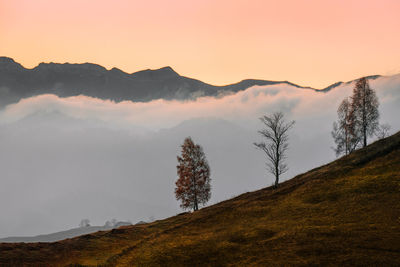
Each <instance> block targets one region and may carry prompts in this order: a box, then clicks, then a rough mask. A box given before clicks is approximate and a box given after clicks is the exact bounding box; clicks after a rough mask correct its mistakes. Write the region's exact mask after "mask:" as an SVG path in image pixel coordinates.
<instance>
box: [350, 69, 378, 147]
mask: <svg viewBox="0 0 400 267" xmlns="http://www.w3.org/2000/svg"><path fill="white" fill-rule="evenodd" d="M378 107H379V102H378V98H377V97H376V93H375V91H374V90H373V89H372V88H371V87H370V86H369V82H368V79H367V78H365V77H364V78H361V79H359V80H358V81H357V83H356V85H355V87H354V89H353V96H352V109H353V112H354V114H355V118H356V122H357V127H358V131H360V133H361V136H362V140H363V147H366V146H367V138H368V136H372V135H373V134H374V133H375V131H376V130H377V128H378V126H379V111H378Z"/></svg>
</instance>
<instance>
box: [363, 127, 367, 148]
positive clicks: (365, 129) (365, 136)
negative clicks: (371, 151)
mask: <svg viewBox="0 0 400 267" xmlns="http://www.w3.org/2000/svg"><path fill="white" fill-rule="evenodd" d="M363 132H364V147H366V146H367V127H365V126H364V129H363Z"/></svg>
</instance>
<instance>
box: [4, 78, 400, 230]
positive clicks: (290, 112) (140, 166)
mask: <svg viewBox="0 0 400 267" xmlns="http://www.w3.org/2000/svg"><path fill="white" fill-rule="evenodd" d="M370 84H371V87H372V88H374V89H375V90H376V92H377V96H378V98H379V102H380V106H379V111H380V115H381V116H380V123H389V124H390V125H391V127H392V128H391V130H390V133H391V134H393V133H396V132H397V131H399V130H400V121H399V120H398V114H400V90H399V88H400V75H395V76H390V77H381V78H378V79H376V80H374V81H371V83H370ZM353 86H354V83H353V84H343V85H341V86H339V87H336V88H334V89H333V90H331V91H329V92H328V93H321V92H315V91H313V90H308V89H300V88H297V87H292V86H289V85H287V84H277V85H270V86H255V87H251V88H248V89H247V90H245V91H240V92H238V93H236V94H231V95H226V96H224V97H220V98H215V97H201V98H198V99H197V100H190V101H175V100H170V101H167V100H162V99H161V100H153V101H150V102H147V103H135V102H130V101H124V102H120V103H115V102H113V101H109V100H101V99H97V98H91V97H87V96H74V97H67V98H62V97H58V96H56V95H39V96H35V97H30V98H25V99H23V100H21V101H20V102H18V103H14V104H10V105H8V106H6V107H5V108H3V109H1V110H0V147H1V149H0V169H1V176H0V185H1V186H0V237H6V236H26V235H27V236H32V235H38V234H45V233H52V232H56V231H61V230H67V229H71V228H74V227H77V226H78V224H79V222H80V221H81V219H83V218H88V219H89V220H90V221H91V223H92V225H104V223H105V222H106V221H107V220H111V219H112V218H116V219H118V220H124V221H127V220H129V221H131V222H132V223H136V222H138V221H141V220H144V221H147V220H149V218H151V217H154V218H155V219H161V218H165V217H169V216H173V215H175V214H178V213H180V212H182V210H181V209H180V208H179V202H178V201H176V199H175V197H174V187H175V181H176V179H177V174H176V165H177V161H176V156H177V155H179V152H180V146H181V145H182V143H183V140H184V138H185V137H187V136H191V137H192V139H193V140H194V142H195V143H198V144H200V145H201V146H202V147H203V149H204V152H205V155H206V157H207V160H208V162H209V165H210V168H211V186H212V191H211V194H212V197H211V200H210V202H209V203H208V205H211V204H213V203H216V202H219V201H222V200H226V199H229V198H231V197H233V196H236V195H238V194H241V193H244V192H248V191H254V190H257V189H260V188H263V187H266V186H270V185H271V184H272V183H273V181H274V177H273V175H271V174H269V173H267V172H266V169H265V157H264V155H263V153H262V152H261V151H259V150H257V149H255V147H254V145H253V142H258V141H261V139H260V136H259V135H258V133H257V130H260V129H261V127H262V125H261V123H260V121H259V120H258V117H259V116H261V115H262V114H268V113H271V112H274V111H277V110H280V111H282V112H284V114H285V117H286V119H287V120H295V121H296V122H295V125H294V127H293V129H292V130H291V131H290V136H289V150H288V154H287V156H288V158H287V162H288V166H289V171H288V172H287V173H285V174H283V175H282V176H281V181H283V180H287V179H290V178H292V177H294V176H295V175H297V174H300V173H303V172H306V171H308V170H310V169H312V168H315V167H318V166H320V165H322V164H326V163H328V162H330V161H332V160H334V159H335V158H336V157H335V153H334V151H333V150H332V147H333V146H334V143H333V140H332V137H331V134H330V132H331V130H332V123H333V121H334V120H335V119H336V117H337V116H336V110H337V107H338V105H339V103H340V102H341V101H342V100H343V98H345V97H346V96H349V95H350V94H351V92H352V88H353ZM373 141H374V138H369V139H368V142H369V143H370V142H373Z"/></svg>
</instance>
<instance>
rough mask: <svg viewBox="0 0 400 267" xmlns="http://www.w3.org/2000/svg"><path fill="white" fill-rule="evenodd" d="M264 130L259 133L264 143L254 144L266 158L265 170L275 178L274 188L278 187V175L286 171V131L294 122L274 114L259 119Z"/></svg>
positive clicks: (279, 113) (287, 145) (287, 138)
mask: <svg viewBox="0 0 400 267" xmlns="http://www.w3.org/2000/svg"><path fill="white" fill-rule="evenodd" d="M260 120H261V122H262V123H263V124H264V126H265V128H264V129H263V130H261V131H259V133H260V134H261V136H262V137H264V139H265V142H260V143H254V145H255V146H256V147H257V148H259V149H260V150H262V151H264V152H265V155H266V156H267V163H266V165H267V169H268V171H269V172H270V173H272V174H273V175H274V176H275V188H276V187H278V183H279V175H281V174H282V173H285V172H286V171H287V170H288V166H287V164H286V163H285V159H286V151H287V149H288V147H289V144H288V141H289V136H288V131H289V130H290V128H292V127H293V125H294V123H295V122H294V121H290V122H285V119H284V115H283V113H282V112H275V113H273V114H272V115H270V116H263V117H261V118H260Z"/></svg>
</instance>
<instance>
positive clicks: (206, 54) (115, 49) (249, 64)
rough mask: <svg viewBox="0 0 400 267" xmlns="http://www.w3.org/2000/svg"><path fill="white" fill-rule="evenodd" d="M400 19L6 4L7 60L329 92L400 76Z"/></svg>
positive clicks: (122, 1)
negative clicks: (166, 69) (366, 79)
mask: <svg viewBox="0 0 400 267" xmlns="http://www.w3.org/2000/svg"><path fill="white" fill-rule="evenodd" d="M399 13H400V1H397V0H381V1H372V0H364V1H361V0H348V1H342V0H336V1H317V0H309V1H266V0H265V1H261V0H247V1H244V0H236V1H227V0H221V1H212V0H202V1H189V0H186V1H181V0H170V1H155V0H152V1H128V0H118V1H117V0H115V1H106V0H97V1H94V0H85V1H82V0H69V1H65V0H60V1H51V0H36V1H30V0H13V1H11V0H0V56H9V57H12V58H14V59H15V60H16V61H17V62H19V63H21V64H22V65H24V66H25V67H28V68H32V67H34V66H36V65H37V64H38V63H40V62H60V63H63V62H70V63H82V62H91V63H96V64H100V65H103V66H105V67H106V68H108V69H110V68H112V67H117V68H120V69H122V70H124V71H126V72H129V73H131V72H135V71H138V70H142V69H148V68H151V69H156V68H160V67H163V66H171V67H172V68H174V69H175V70H176V71H177V72H178V73H180V74H181V75H184V76H188V77H192V78H197V79H200V80H202V81H204V82H208V83H211V84H216V85H222V84H229V83H234V82H237V81H240V80H242V79H246V78H259V79H268V80H289V81H291V82H294V83H297V84H299V85H303V86H312V87H315V88H323V87H325V86H328V85H330V84H332V83H334V82H337V81H339V80H341V81H348V80H352V79H356V78H359V77H361V76H365V75H372V74H382V75H391V74H396V73H399V72H400V63H399V62H400V49H399V47H400V31H399V29H400V16H399V15H398V14H399Z"/></svg>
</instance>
